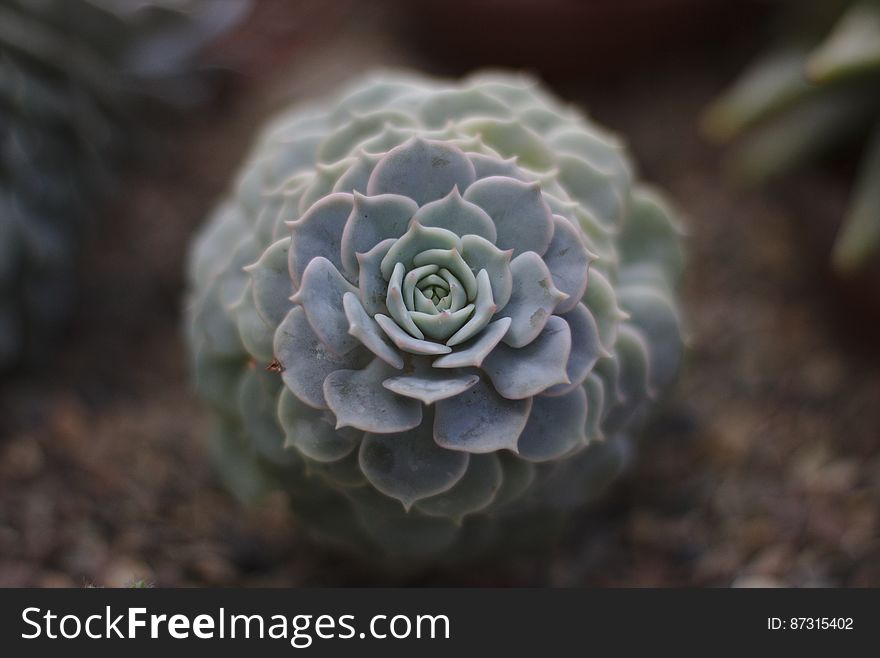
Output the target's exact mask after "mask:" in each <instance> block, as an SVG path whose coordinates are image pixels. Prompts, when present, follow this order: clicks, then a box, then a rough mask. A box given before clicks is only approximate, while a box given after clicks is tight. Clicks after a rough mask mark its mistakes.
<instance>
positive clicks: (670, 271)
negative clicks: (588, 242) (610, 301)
mask: <svg viewBox="0 0 880 658" xmlns="http://www.w3.org/2000/svg"><path fill="white" fill-rule="evenodd" d="M673 217H674V215H673V213H672V211H671V210H670V208H669V206H668V204H667V203H666V201H665V200H664V199H663V198H662V197H661V196H660V195H659V194H658V193H657V192H655V191H653V190H651V189H650V188H646V187H639V188H637V189H636V190H635V191H634V192H633V199H632V210H631V212H630V214H629V218H628V220H627V222H626V224H625V225H624V227H623V231H622V232H621V234H620V238H619V249H620V257H621V260H622V261H623V262H624V263H625V264H626V266H627V267H632V266H634V265H637V264H642V263H644V264H651V265H653V266H655V267H659V268H660V269H661V271H663V272H665V273H666V275H667V277H668V278H669V280H670V281H673V282H675V281H678V279H679V278H680V277H681V273H682V271H683V270H684V248H683V247H682V244H681V235H682V230H681V228H680V227H679V226H678V224H677V222H676V221H675V220H674V219H673Z"/></svg>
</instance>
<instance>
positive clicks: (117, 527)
mask: <svg viewBox="0 0 880 658" xmlns="http://www.w3.org/2000/svg"><path fill="white" fill-rule="evenodd" d="M375 32H376V30H374V29H373V30H368V29H364V27H363V26H362V25H361V26H359V28H358V30H357V31H356V33H355V32H352V31H349V32H345V31H343V32H339V33H336V34H335V35H331V36H328V37H327V38H326V39H325V40H323V41H321V42H320V43H319V44H315V43H313V44H312V46H311V47H310V48H309V49H308V51H307V57H305V56H303V52H304V51H303V50H302V49H299V50H298V49H291V51H290V52H289V53H288V54H284V53H287V51H286V50H274V51H273V56H274V60H277V58H278V57H285V58H286V59H285V61H287V62H288V65H286V66H282V65H277V62H276V66H275V67H274V68H273V70H272V74H271V75H269V76H261V77H258V78H257V77H255V78H253V79H250V80H248V81H247V82H245V83H244V84H243V85H241V88H240V89H239V90H238V93H234V94H231V95H230V98H229V99H228V100H227V102H226V103H225V104H224V105H225V106H224V107H221V108H218V109H217V110H214V111H212V112H211V113H209V114H208V115H203V116H201V117H199V119H198V120H193V121H191V122H190V123H189V124H188V125H185V126H183V127H178V128H176V129H175V131H174V132H173V133H171V134H172V139H171V140H170V141H171V142H172V144H171V145H170V152H169V155H167V156H165V157H164V158H163V160H162V163H161V164H162V166H155V167H152V168H150V169H149V170H148V171H143V172H141V173H140V174H139V175H138V176H137V177H136V178H135V180H133V181H132V183H131V185H130V186H129V188H127V189H126V190H125V192H124V193H123V194H121V195H120V198H118V199H117V200H116V201H115V202H114V203H113V204H112V206H111V207H110V208H108V210H107V212H106V213H104V214H105V218H104V221H103V223H102V224H101V230H100V231H99V232H98V234H97V236H96V238H95V239H94V241H93V242H92V244H90V245H89V249H88V252H87V254H86V257H85V258H84V263H83V265H84V272H83V282H82V298H81V300H80V304H79V311H78V314H77V316H76V318H75V320H74V323H73V325H72V327H71V329H70V331H69V333H68V335H67V337H66V339H65V341H64V343H63V345H61V346H60V349H59V350H58V352H57V354H55V355H54V357H53V359H52V360H51V362H50V363H49V364H48V365H46V366H44V367H43V368H42V369H41V370H40V371H39V372H37V373H33V374H32V375H30V376H29V377H28V378H26V379H24V380H19V381H15V382H7V383H6V384H5V386H4V388H3V390H2V391H0V393H2V398H0V418H2V420H0V435H2V440H0V585H3V586H12V585H19V586H21V585H27V586H51V585H66V586H78V585H85V584H97V585H106V586H124V585H126V584H128V583H130V582H132V581H133V580H138V579H144V580H146V581H148V582H150V583H154V584H156V585H159V586H173V585H248V586H253V585H268V586H291V585H350V584H379V583H391V582H403V583H407V584H451V585H506V584H521V585H544V584H546V585H631V586H653V585H657V586H684V585H698V586H702V585H721V586H726V585H730V584H781V585H795V586H807V585H842V586H867V585H873V586H878V585H880V532H878V503H880V368H878V364H877V362H876V360H873V361H872V360H871V359H870V358H868V357H867V356H866V355H865V354H863V353H861V352H860V351H859V349H857V348H856V347H854V346H853V345H852V344H851V343H850V341H849V339H848V337H847V334H844V333H841V332H840V331H839V330H838V324H839V323H838V322H837V321H836V320H837V311H835V310H834V309H835V306H834V305H832V304H830V303H829V302H828V296H827V292H828V287H827V285H826V283H825V281H824V278H823V277H824V274H823V272H824V268H823V267H822V265H821V263H818V262H817V261H816V260H815V257H814V256H813V255H812V253H813V252H811V251H810V250H809V249H807V248H805V240H804V238H803V237H802V233H803V231H802V229H801V228H800V226H801V223H802V222H805V221H809V220H810V218H809V214H810V210H809V209H810V208H814V209H817V210H815V212H818V209H820V208H825V207H828V206H829V205H830V206H832V207H833V206H835V204H836V205H840V204H839V200H840V194H841V190H840V188H839V186H837V185H831V184H829V185H823V181H822V179H819V180H817V181H816V184H815V185H812V186H811V187H810V188H809V189H804V190H803V194H804V195H807V201H806V202H804V203H803V204H800V206H801V207H802V208H806V209H807V210H806V211H804V212H803V213H799V214H798V216H797V217H793V216H791V212H790V209H791V208H792V207H793V206H792V205H791V204H787V203H782V202H780V201H777V200H774V199H772V198H770V197H768V196H766V195H761V194H759V193H756V192H745V191H741V190H737V189H735V188H733V187H731V186H730V185H729V184H728V183H727V182H725V180H724V178H723V177H722V175H721V173H720V170H721V167H720V164H719V158H718V154H717V153H715V152H714V151H712V150H711V149H710V148H708V147H707V146H705V145H704V144H702V142H701V141H700V140H699V138H698V136H697V135H696V133H695V129H694V124H695V117H696V115H697V113H698V111H699V109H700V108H701V106H702V105H703V104H704V103H705V102H706V101H707V100H708V99H709V98H710V97H711V96H712V94H713V93H715V92H716V91H717V89H718V88H719V86H720V85H721V84H723V82H725V76H724V75H723V74H720V73H718V72H717V67H715V66H714V65H713V64H711V63H706V62H703V63H701V64H699V65H694V64H693V63H690V65H688V66H684V65H682V64H681V63H679V64H677V65H673V64H670V65H668V66H666V67H665V68H661V69H660V70H650V71H649V70H644V71H642V72H641V73H640V74H638V75H636V76H633V77H631V78H629V79H628V81H626V82H625V83H617V84H609V83H607V82H606V83H603V84H602V85H601V86H600V87H596V88H589V86H588V85H582V86H581V87H580V88H578V87H569V88H567V89H564V90H561V92H562V93H564V94H565V95H566V96H567V97H569V98H571V99H572V100H575V101H585V102H586V103H587V105H588V107H589V109H590V110H592V112H593V113H594V115H595V116H596V118H597V119H599V120H600V121H601V122H603V123H605V124H606V125H608V126H610V127H612V128H614V129H616V130H618V131H620V132H621V133H623V134H626V135H627V136H628V139H629V142H630V144H631V147H632V149H633V151H634V152H635V154H636V156H637V158H638V160H639V161H640V163H641V164H642V166H643V174H644V176H645V177H646V178H647V179H648V180H651V181H655V182H656V183H658V184H660V185H661V186H663V187H665V188H666V189H667V190H668V192H669V193H670V195H671V196H672V197H673V198H674V199H675V200H676V202H677V204H678V206H679V207H680V208H681V210H682V211H683V213H684V214H685V215H686V217H687V227H688V229H689V231H690V238H689V244H690V264H689V270H688V276H687V279H686V283H685V287H684V292H683V294H684V300H685V307H686V311H687V320H688V327H689V332H690V336H691V344H690V353H689V358H688V362H687V364H686V367H685V369H684V371H683V374H682V376H681V379H680V382H679V386H678V388H677V389H676V391H675V392H674V394H673V395H672V396H671V398H670V399H669V400H668V402H667V404H666V405H665V406H664V408H663V409H662V410H661V412H660V413H659V415H658V416H657V418H656V419H655V421H654V422H653V423H652V425H651V426H650V427H649V428H648V431H647V432H646V433H645V436H644V439H643V441H642V443H641V447H640V451H639V453H638V458H637V461H636V463H635V464H634V465H633V468H632V469H631V471H630V472H629V473H628V474H627V475H626V477H624V478H623V479H622V480H621V481H620V482H619V483H618V484H617V485H615V487H614V488H613V490H612V491H611V492H610V494H609V496H608V497H607V499H606V500H605V501H604V502H603V503H602V504H600V505H598V506H597V507H595V508H594V509H592V510H590V511H587V512H585V513H584V514H583V515H582V516H581V517H580V518H579V519H578V520H577V524H576V528H574V529H573V531H572V533H571V534H570V537H569V539H568V541H567V542H566V543H565V544H564V545H563V546H562V547H560V548H559V549H558V550H557V551H555V552H553V553H548V554H546V555H544V556H541V557H536V558H529V559H523V560H521V561H520V562H518V563H516V564H514V565H512V566H510V567H508V568H505V569H497V570H489V571H487V570H486V569H481V570H480V571H479V573H475V572H471V571H458V572H454V573H448V572H447V573H439V572H436V573H435V572H431V573H428V574H422V575H420V576H418V577H416V578H409V579H406V580H404V581H391V580H389V578H388V577H386V576H379V575H375V574H369V573H366V572H364V571H362V570H361V569H360V568H359V567H358V566H357V565H356V564H354V563H352V562H351V561H350V560H347V559H346V558H344V557H342V556H338V555H332V554H327V553H325V552H324V551H323V550H322V549H320V548H317V547H314V546H312V545H310V544H308V543H307V542H306V541H305V539H304V537H303V535H302V533H301V532H300V528H299V527H298V525H297V522H296V521H295V520H294V519H293V518H291V516H290V515H289V513H288V511H287V509H286V504H285V501H284V500H283V499H282V498H281V497H271V498H270V499H269V500H267V501H265V503H264V504H263V505H261V506H260V507H258V508H255V509H244V508H242V507H241V506H239V505H238V504H237V503H236V502H235V501H234V500H233V499H232V498H231V497H230V496H228V495H227V494H226V493H225V492H224V491H223V490H222V488H221V487H220V486H219V484H218V483H217V481H216V479H215V477H214V475H213V473H212V472H211V469H210V466H209V464H208V462H207V459H206V445H205V438H206V437H205V435H206V427H207V416H206V414H205V412H204V411H203V410H202V409H201V407H200V406H199V404H198V402H197V401H196V400H195V399H194V397H193V395H192V394H191V391H190V386H189V383H188V373H187V366H186V363H187V362H186V356H185V350H184V347H183V344H182V341H181V337H180V331H179V330H180V322H181V321H180V313H179V311H180V304H181V302H180V299H181V295H182V280H183V276H182V269H183V262H184V259H185V253H186V244H187V240H188V237H189V235H190V234H191V233H192V231H193V230H194V229H195V227H196V226H198V224H199V223H200V222H201V221H202V219H203V218H204V217H205V215H206V214H207V213H208V212H209V210H210V208H211V206H212V204H213V203H214V201H215V199H216V198H217V197H218V195H219V194H220V193H221V191H222V190H223V189H224V187H225V185H226V183H227V181H228V179H229V177H230V176H231V174H232V172H233V171H234V169H235V167H236V164H237V162H238V161H239V160H240V158H241V157H242V155H243V153H244V151H245V149H246V146H247V143H248V141H249V139H250V137H251V135H252V134H253V133H254V131H255V129H256V128H257V127H258V126H259V124H260V121H261V120H262V119H263V118H264V117H265V116H266V115H267V114H268V113H269V112H270V110H271V109H272V108H273V107H276V106H277V105H278V104H279V103H280V102H281V101H282V100H283V99H287V98H301V97H305V96H308V95H310V94H312V93H314V92H316V91H318V90H320V89H323V88H326V87H328V86H331V85H332V84H333V83H334V82H335V81H336V80H339V79H341V78H342V77H345V76H346V75H349V74H351V73H353V72H354V71H355V70H356V69H361V68H364V67H366V66H369V65H370V64H372V63H375V62H381V63H400V62H407V63H410V64H411V65H413V66H417V65H418V62H417V61H415V60H414V59H413V56H411V55H409V54H407V53H403V52H401V50H400V48H399V47H398V46H396V45H395V44H394V43H393V42H391V41H389V40H388V39H387V38H385V37H383V36H382V34H381V33H379V34H376V33H375ZM367 34H369V35H370V36H367ZM260 38H262V37H260ZM262 52H264V53H265V50H264V51H262ZM274 60H273V61H274ZM813 197H814V199H813Z"/></svg>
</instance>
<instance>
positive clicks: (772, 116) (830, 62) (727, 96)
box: [702, 0, 880, 274]
mask: <svg viewBox="0 0 880 658" xmlns="http://www.w3.org/2000/svg"><path fill="white" fill-rule="evenodd" d="M838 4H839V3H836V2H829V3H826V4H823V5H822V6H821V7H819V5H818V4H817V3H808V2H804V3H798V4H796V5H794V6H793V7H792V8H791V9H792V11H795V12H800V13H801V14H809V20H805V18H804V16H803V15H801V16H800V18H801V20H800V21H798V25H799V26H804V25H805V24H810V25H811V26H812V25H815V23H816V22H817V21H818V22H819V23H821V22H822V21H823V20H824V21H826V23H825V25H826V27H825V34H824V35H823V37H822V38H819V39H818V40H817V41H813V42H810V43H804V41H803V37H802V36H801V34H798V35H797V40H796V41H792V42H791V43H789V44H787V45H783V46H781V47H778V48H777V49H775V50H774V51H773V52H771V53H769V54H766V55H764V56H762V57H760V58H759V60H758V61H757V62H756V63H754V64H753V65H752V66H751V67H749V68H748V69H747V70H746V71H745V73H744V74H743V75H742V76H741V77H740V78H739V79H738V80H737V81H736V82H735V83H734V84H733V85H732V86H731V87H730V88H729V89H728V90H727V91H726V92H725V93H724V94H723V95H722V96H721V97H720V98H718V99H717V100H716V101H715V102H714V103H712V104H711V105H710V106H709V107H708V108H707V110H706V112H705V114H704V116H703V119H702V128H703V131H704V132H705V134H706V135H707V136H709V137H710V138H711V139H713V140H715V141H717V142H722V143H723V142H729V141H731V140H734V139H736V138H740V137H742V139H741V141H740V143H739V144H738V147H737V148H736V150H735V152H734V156H733V169H734V173H735V175H737V176H738V177H739V178H740V179H741V180H744V181H746V182H747V183H750V184H760V183H764V182H766V181H769V180H771V179H773V178H775V177H777V176H779V175H781V174H784V173H787V172H789V171H791V170H793V169H795V168H796V167H798V166H800V165H802V164H805V163H807V162H810V161H813V160H815V159H817V158H819V157H821V156H823V155H826V154H828V153H830V152H832V151H833V150H835V149H837V148H840V147H842V146H844V145H851V144H852V143H854V142H855V143H859V144H864V148H865V155H864V158H863V159H862V162H861V165H860V168H859V172H858V175H857V180H856V181H855V185H854V189H853V193H852V198H851V200H850V203H849V208H848V210H847V212H846V216H845V217H844V220H843V223H842V225H841V228H840V230H839V233H838V236H837V238H836V241H835V245H834V247H833V250H832V263H833V265H834V267H835V269H836V270H837V271H839V272H841V273H844V274H846V273H852V272H854V271H856V270H859V269H860V268H861V267H862V266H863V265H864V264H865V263H866V262H867V261H868V260H869V259H870V258H872V257H876V256H877V254H878V250H880V1H878V0H860V1H858V2H855V3H849V4H848V6H847V7H846V8H845V10H844V11H843V12H842V13H838V12H836V11H835V9H836V5H838ZM828 24H832V25H833V27H832V28H831V29H830V31H829V30H828V27H827V25H828ZM795 31H796V32H800V30H795ZM805 31H806V32H809V31H810V30H805Z"/></svg>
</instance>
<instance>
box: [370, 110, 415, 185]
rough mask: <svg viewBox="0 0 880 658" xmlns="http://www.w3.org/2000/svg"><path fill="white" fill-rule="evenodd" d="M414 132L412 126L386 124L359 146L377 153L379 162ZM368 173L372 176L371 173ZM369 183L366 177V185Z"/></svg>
mask: <svg viewBox="0 0 880 658" xmlns="http://www.w3.org/2000/svg"><path fill="white" fill-rule="evenodd" d="M415 132H416V131H415V130H413V129H412V128H397V127H396V126H390V125H388V126H385V127H384V128H382V132H380V133H378V134H376V135H373V136H372V137H370V138H368V139H365V140H364V141H362V142H361V143H360V146H359V148H360V149H362V150H364V151H366V152H367V153H370V154H372V155H378V156H379V162H381V161H382V160H383V159H384V157H385V154H386V153H388V151H390V150H391V149H393V148H395V147H397V146H400V145H401V144H403V143H404V142H405V141H407V140H408V139H410V138H412V137H413V135H414V134H415ZM376 164H377V165H378V164H379V163H378V162H377V163H376ZM374 169H375V167H374ZM370 175H371V176H372V174H370ZM369 184H370V181H369V179H367V185H369Z"/></svg>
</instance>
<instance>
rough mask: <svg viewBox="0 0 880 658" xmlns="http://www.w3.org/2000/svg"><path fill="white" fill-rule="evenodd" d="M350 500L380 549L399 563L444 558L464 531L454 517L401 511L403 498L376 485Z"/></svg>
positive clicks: (365, 529)
mask: <svg viewBox="0 0 880 658" xmlns="http://www.w3.org/2000/svg"><path fill="white" fill-rule="evenodd" d="M349 500H350V501H351V503H352V505H353V506H354V512H355V515H356V516H357V519H358V523H359V525H360V526H361V527H362V528H363V530H364V531H365V532H366V533H367V535H368V536H369V537H370V539H371V540H372V541H373V543H374V544H375V545H376V547H377V548H378V550H380V551H382V553H383V554H385V555H387V556H388V557H389V559H391V560H392V561H394V562H395V563H399V564H404V565H405V564H407V563H408V562H409V561H411V560H417V561H424V560H438V559H442V558H443V557H444V556H445V555H446V554H447V553H448V551H449V550H450V548H451V547H452V545H453V544H454V543H455V540H456V539H457V537H458V534H459V532H460V529H459V527H458V526H456V524H455V523H454V522H453V521H451V520H450V519H444V518H440V517H437V516H428V515H426V514H421V513H415V512H414V513H410V514H401V510H400V501H398V500H395V499H394V498H393V497H389V496H386V495H384V494H382V493H380V492H379V491H377V490H376V488H375V487H373V486H368V487H365V488H364V489H362V490H360V491H357V492H352V494H351V495H350V496H349Z"/></svg>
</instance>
